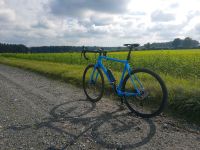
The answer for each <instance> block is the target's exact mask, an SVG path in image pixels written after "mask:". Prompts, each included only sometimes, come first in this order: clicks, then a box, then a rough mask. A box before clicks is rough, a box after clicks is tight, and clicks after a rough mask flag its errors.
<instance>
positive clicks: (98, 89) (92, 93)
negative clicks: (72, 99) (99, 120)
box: [83, 64, 104, 102]
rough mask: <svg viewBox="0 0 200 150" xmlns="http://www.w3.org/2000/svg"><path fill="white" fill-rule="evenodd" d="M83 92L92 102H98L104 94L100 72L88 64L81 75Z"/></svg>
mask: <svg viewBox="0 0 200 150" xmlns="http://www.w3.org/2000/svg"><path fill="white" fill-rule="evenodd" d="M83 90H84V93H85V95H86V96H87V98H88V99H89V100H90V101H92V102H97V101H99V100H100V99H101V98H102V96H103V93H104V78H103V74H102V72H101V70H100V69H99V68H95V67H94V64H90V65H88V66H87V67H86V68H85V71H84V73H83Z"/></svg>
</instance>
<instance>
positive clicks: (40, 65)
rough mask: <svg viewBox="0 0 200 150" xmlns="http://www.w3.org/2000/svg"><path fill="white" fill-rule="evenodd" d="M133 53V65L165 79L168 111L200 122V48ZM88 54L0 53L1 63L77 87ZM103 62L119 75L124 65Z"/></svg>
mask: <svg viewBox="0 0 200 150" xmlns="http://www.w3.org/2000/svg"><path fill="white" fill-rule="evenodd" d="M126 55H127V53H126V52H118V53H109V56H111V57H115V58H120V59H125V58H126ZM132 55H133V57H132V61H131V64H134V67H135V66H137V67H146V68H149V69H152V70H154V71H155V72H157V73H158V74H159V75H160V76H161V77H162V78H163V79H164V81H165V83H166V85H167V88H168V90H169V105H168V106H169V108H168V110H167V111H168V112H173V113H172V114H173V115H174V114H177V115H181V116H183V117H185V118H186V119H187V120H192V121H194V122H198V123H200V119H199V116H200V51H199V50H184V51H183V50H180V51H178V50H177V51H141V52H134V53H133V54H132ZM89 56H90V58H91V60H90V61H89V62H88V61H86V60H84V59H83V58H81V57H80V53H56V54H41V53H40V54H1V55H0V63H3V64H8V65H12V66H16V67H20V68H25V69H28V70H32V71H35V72H38V73H41V74H44V75H47V76H51V77H54V78H58V79H62V80H64V81H66V82H68V83H72V84H74V85H77V86H79V87H80V86H81V84H82V74H83V71H84V68H85V66H86V65H87V64H88V63H90V62H93V63H94V62H95V57H94V55H89ZM104 63H105V65H106V66H110V67H111V68H113V70H114V75H115V76H117V78H119V77H120V75H121V74H120V73H119V71H120V70H121V68H122V67H123V66H121V65H119V64H116V63H111V62H104ZM107 88H108V87H107Z"/></svg>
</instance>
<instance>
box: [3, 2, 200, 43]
mask: <svg viewBox="0 0 200 150" xmlns="http://www.w3.org/2000/svg"><path fill="white" fill-rule="evenodd" d="M188 36H189V37H191V38H193V39H195V40H198V41H200V0H0V42H1V43H16V44H25V45H27V46H44V45H47V46H50V45H58V46H59V45H72V46H81V45H87V46H122V45H123V44H124V43H140V44H145V43H147V42H150V43H152V42H165V41H172V40H173V39H174V38H185V37H188Z"/></svg>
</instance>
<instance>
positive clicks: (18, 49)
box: [0, 37, 200, 53]
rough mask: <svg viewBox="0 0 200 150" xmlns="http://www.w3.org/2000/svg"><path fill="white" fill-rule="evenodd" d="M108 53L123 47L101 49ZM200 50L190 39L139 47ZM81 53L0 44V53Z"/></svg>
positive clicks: (77, 48) (64, 48)
mask: <svg viewBox="0 0 200 150" xmlns="http://www.w3.org/2000/svg"><path fill="white" fill-rule="evenodd" d="M96 48H97V47H96V46H91V47H89V49H96ZM103 48H104V49H105V50H108V51H120V50H122V49H125V48H124V47H103ZM193 48H200V45H199V42H198V41H197V40H193V39H192V38H190V37H186V38H185V39H180V38H176V39H174V40H173V41H170V42H162V43H146V44H144V45H143V46H140V47H139V49H141V50H149V49H193ZM77 51H82V46H40V47H27V46H25V45H23V44H5V43H0V53H62V52H77Z"/></svg>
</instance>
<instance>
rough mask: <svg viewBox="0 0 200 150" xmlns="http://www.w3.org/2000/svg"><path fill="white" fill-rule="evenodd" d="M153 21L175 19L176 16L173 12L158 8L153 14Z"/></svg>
mask: <svg viewBox="0 0 200 150" xmlns="http://www.w3.org/2000/svg"><path fill="white" fill-rule="evenodd" d="M151 20H152V21H153V22H169V21H173V20H175V16H174V15H173V14H171V13H164V12H163V11H161V10H156V11H154V12H153V13H152V14H151Z"/></svg>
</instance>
